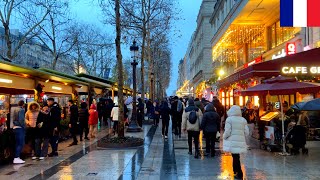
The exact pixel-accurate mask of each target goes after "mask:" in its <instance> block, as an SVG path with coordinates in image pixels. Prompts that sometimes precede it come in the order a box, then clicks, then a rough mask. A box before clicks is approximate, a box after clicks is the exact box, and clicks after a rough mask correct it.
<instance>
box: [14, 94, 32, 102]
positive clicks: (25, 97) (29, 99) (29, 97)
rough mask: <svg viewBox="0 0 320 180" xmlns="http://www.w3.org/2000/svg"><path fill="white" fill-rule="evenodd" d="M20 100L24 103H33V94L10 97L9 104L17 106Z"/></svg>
mask: <svg viewBox="0 0 320 180" xmlns="http://www.w3.org/2000/svg"><path fill="white" fill-rule="evenodd" d="M20 100H24V102H25V103H29V102H32V101H34V95H33V94H19V95H12V96H11V98H10V104H18V102H19V101H20Z"/></svg>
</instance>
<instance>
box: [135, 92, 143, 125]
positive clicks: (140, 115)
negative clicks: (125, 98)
mask: <svg viewBox="0 0 320 180" xmlns="http://www.w3.org/2000/svg"><path fill="white" fill-rule="evenodd" d="M138 102H139V103H138V109H137V120H138V124H139V126H140V127H142V122H143V120H144V104H143V102H142V99H141V98H138Z"/></svg>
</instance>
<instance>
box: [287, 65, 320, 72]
mask: <svg viewBox="0 0 320 180" xmlns="http://www.w3.org/2000/svg"><path fill="white" fill-rule="evenodd" d="M281 72H282V73H283V74H308V73H310V74H320V66H312V67H304V66H296V67H288V66H285V67H282V69H281Z"/></svg>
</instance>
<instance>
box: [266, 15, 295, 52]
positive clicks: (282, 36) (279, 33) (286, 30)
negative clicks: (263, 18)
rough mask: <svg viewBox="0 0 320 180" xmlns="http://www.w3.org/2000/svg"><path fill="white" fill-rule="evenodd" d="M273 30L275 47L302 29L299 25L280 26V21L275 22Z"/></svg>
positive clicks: (272, 39)
mask: <svg viewBox="0 0 320 180" xmlns="http://www.w3.org/2000/svg"><path fill="white" fill-rule="evenodd" d="M270 30H271V47H272V48H275V47H277V46H279V45H281V44H282V43H284V42H286V41H289V40H290V39H292V38H293V37H294V36H295V34H296V33H298V32H300V31H301V28H297V27H280V21H278V22H276V23H275V24H273V25H272V26H271V28H270Z"/></svg>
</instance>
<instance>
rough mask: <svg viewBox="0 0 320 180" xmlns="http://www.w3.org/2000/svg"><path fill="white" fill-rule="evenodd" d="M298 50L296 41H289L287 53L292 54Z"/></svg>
mask: <svg viewBox="0 0 320 180" xmlns="http://www.w3.org/2000/svg"><path fill="white" fill-rule="evenodd" d="M296 52H297V49H296V43H287V45H286V55H292V54H295V53H296Z"/></svg>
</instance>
